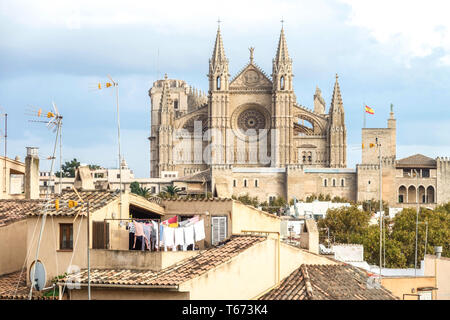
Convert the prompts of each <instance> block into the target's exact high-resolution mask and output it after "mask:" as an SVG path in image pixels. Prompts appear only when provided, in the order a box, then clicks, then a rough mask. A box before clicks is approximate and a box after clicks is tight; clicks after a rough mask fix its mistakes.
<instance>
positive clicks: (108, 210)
mask: <svg viewBox="0 0 450 320" xmlns="http://www.w3.org/2000/svg"><path fill="white" fill-rule="evenodd" d="M123 201H124V209H123V213H124V217H127V216H128V212H129V211H128V200H127V197H126V196H124V197H123ZM119 211H120V209H119V200H116V201H113V202H111V203H110V204H108V205H106V206H105V207H103V208H101V209H99V210H97V211H95V212H91V218H90V222H91V226H90V233H91V237H90V247H92V222H93V221H103V220H104V219H105V218H112V215H113V213H114V215H115V216H116V218H117V217H119ZM27 221H28V224H27V225H28V232H27V234H28V236H27V248H28V249H29V250H31V254H30V256H29V257H28V260H27V269H28V270H30V267H31V265H32V263H33V262H34V259H35V254H36V248H37V242H38V236H39V230H40V227H41V219H39V221H38V219H37V217H28V219H27ZM86 221H87V219H86V217H85V216H83V217H82V218H81V216H79V217H78V218H77V219H76V221H75V222H74V217H73V216H69V217H67V216H50V215H49V216H47V219H46V222H45V227H44V233H43V236H42V240H41V246H40V250H39V257H38V260H40V261H41V262H42V263H43V264H44V267H45V269H46V272H47V281H50V280H51V279H53V278H54V277H55V276H57V275H61V274H63V273H64V272H66V271H67V269H68V267H69V266H70V265H72V266H77V267H79V268H86V267H87V251H86V247H87V245H86V244H87V223H86ZM37 222H39V223H38V226H37V228H36V231H35V234H34V237H33V232H34V228H35V226H36V223H37ZM61 223H73V246H74V250H73V251H61V250H59V248H60V243H59V228H60V227H59V225H60V224H61ZM80 223H81V226H80ZM110 232H111V235H112V236H110V241H111V247H112V248H116V249H128V231H127V230H125V227H122V228H121V229H120V228H119V222H118V221H112V222H110ZM118 232H122V233H126V239H127V242H126V244H125V242H124V241H122V242H120V238H118V239H115V238H114V234H117V233H118ZM77 237H78V242H77V244H76V248H75V243H76V239H77ZM124 246H125V248H123V247H124ZM72 256H73V258H72ZM71 259H72V262H71ZM27 280H29V272H28V274H27Z"/></svg>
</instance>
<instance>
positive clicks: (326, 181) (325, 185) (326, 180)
mask: <svg viewBox="0 0 450 320" xmlns="http://www.w3.org/2000/svg"><path fill="white" fill-rule="evenodd" d="M323 186H324V187H328V179H323Z"/></svg>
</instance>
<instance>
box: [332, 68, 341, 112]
mask: <svg viewBox="0 0 450 320" xmlns="http://www.w3.org/2000/svg"><path fill="white" fill-rule="evenodd" d="M338 79H339V76H338V74H337V73H336V82H335V83H334V89H333V96H332V98H331V107H330V114H331V113H335V112H339V113H344V104H343V102H342V96H341V89H340V88H339V81H338Z"/></svg>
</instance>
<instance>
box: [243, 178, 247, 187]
mask: <svg viewBox="0 0 450 320" xmlns="http://www.w3.org/2000/svg"><path fill="white" fill-rule="evenodd" d="M247 187H248V180H247V179H244V188H247Z"/></svg>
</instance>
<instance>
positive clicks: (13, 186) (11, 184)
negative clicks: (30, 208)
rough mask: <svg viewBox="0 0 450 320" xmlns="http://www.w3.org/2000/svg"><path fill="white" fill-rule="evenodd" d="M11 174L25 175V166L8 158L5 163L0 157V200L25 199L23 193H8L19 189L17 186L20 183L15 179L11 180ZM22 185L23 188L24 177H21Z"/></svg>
mask: <svg viewBox="0 0 450 320" xmlns="http://www.w3.org/2000/svg"><path fill="white" fill-rule="evenodd" d="M5 165H6V167H5ZM5 168H6V169H5ZM5 173H6V179H5ZM11 174H20V175H25V164H24V163H23V162H20V161H16V160H13V159H9V158H6V161H5V157H1V156H0V199H23V198H24V197H25V194H24V193H19V194H10V192H15V191H17V189H21V186H19V184H21V182H22V181H18V180H17V179H13V180H11ZM5 182H6V184H5ZM23 183H24V186H25V176H23ZM22 191H24V190H22ZM24 192H25V191H24Z"/></svg>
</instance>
